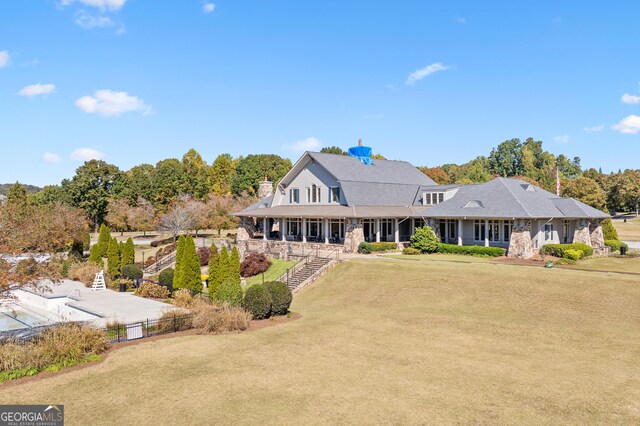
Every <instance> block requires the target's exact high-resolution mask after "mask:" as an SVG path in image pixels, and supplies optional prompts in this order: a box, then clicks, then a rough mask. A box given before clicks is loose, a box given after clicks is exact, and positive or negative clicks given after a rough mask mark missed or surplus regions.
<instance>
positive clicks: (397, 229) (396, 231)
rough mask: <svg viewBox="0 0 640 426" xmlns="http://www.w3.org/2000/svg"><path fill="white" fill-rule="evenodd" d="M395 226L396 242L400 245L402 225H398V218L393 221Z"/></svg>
mask: <svg viewBox="0 0 640 426" xmlns="http://www.w3.org/2000/svg"><path fill="white" fill-rule="evenodd" d="M393 225H394V227H395V232H394V241H395V242H396V244H399V243H400V225H399V223H398V218H395V219H393Z"/></svg>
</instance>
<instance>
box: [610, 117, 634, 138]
mask: <svg viewBox="0 0 640 426" xmlns="http://www.w3.org/2000/svg"><path fill="white" fill-rule="evenodd" d="M611 128H612V129H613V130H616V131H618V132H620V133H624V134H627V135H637V134H638V133H640V115H628V116H626V117H625V118H623V119H622V120H620V122H619V123H618V124H614V125H613V126H611Z"/></svg>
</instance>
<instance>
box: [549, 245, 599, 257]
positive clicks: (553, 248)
mask: <svg viewBox="0 0 640 426" xmlns="http://www.w3.org/2000/svg"><path fill="white" fill-rule="evenodd" d="M567 250H578V251H581V252H582V257H589V256H591V255H593V247H591V246H589V245H587V244H580V243H573V244H545V245H544V246H542V249H541V250H540V253H542V254H547V255H550V256H555V257H564V258H567V256H566V255H565V252H566V251H567Z"/></svg>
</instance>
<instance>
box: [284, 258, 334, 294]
mask: <svg viewBox="0 0 640 426" xmlns="http://www.w3.org/2000/svg"><path fill="white" fill-rule="evenodd" d="M335 264H337V260H336V259H329V258H326V257H312V258H307V259H306V260H304V261H302V262H300V263H299V264H298V265H296V267H295V268H292V269H291V270H289V271H288V272H287V273H286V274H284V275H283V276H282V277H280V279H279V281H282V282H284V283H286V284H287V287H289V289H291V291H292V292H293V293H295V292H297V291H298V290H300V289H301V288H302V287H304V286H306V285H307V284H309V283H311V282H313V281H315V280H316V279H317V278H318V277H320V275H322V274H323V273H324V272H325V271H327V270H328V269H330V268H331V267H332V266H334V265H335Z"/></svg>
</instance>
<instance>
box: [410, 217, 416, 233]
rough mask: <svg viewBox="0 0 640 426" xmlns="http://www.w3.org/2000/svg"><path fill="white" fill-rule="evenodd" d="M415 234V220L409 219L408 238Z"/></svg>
mask: <svg viewBox="0 0 640 426" xmlns="http://www.w3.org/2000/svg"><path fill="white" fill-rule="evenodd" d="M415 233H416V220H415V218H413V217H412V218H411V232H410V235H409V236H412V235H413V234H415Z"/></svg>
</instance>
